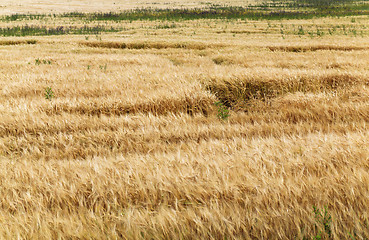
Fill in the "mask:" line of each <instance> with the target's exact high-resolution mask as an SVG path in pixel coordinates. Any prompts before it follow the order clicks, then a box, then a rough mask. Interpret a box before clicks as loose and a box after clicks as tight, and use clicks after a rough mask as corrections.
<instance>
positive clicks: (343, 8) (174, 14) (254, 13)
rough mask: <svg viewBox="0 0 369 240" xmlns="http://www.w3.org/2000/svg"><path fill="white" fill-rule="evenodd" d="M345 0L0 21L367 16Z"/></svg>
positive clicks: (362, 7)
mask: <svg viewBox="0 0 369 240" xmlns="http://www.w3.org/2000/svg"><path fill="white" fill-rule="evenodd" d="M346 2H347V1H344V0H335V1H332V0H321V1H319V2H317V1H313V0H310V1H308V0H305V1H301V2H297V1H287V2H281V1H273V2H271V3H262V4H259V5H254V6H248V7H222V6H212V7H210V8H195V9H153V8H147V9H135V10H126V11H122V12H108V13H100V12H99V13H81V12H71V13H63V14H13V15H8V16H3V17H2V18H0V19H1V21H5V22H11V21H19V20H40V19H44V18H71V19H79V20H83V21H86V22H91V21H116V22H119V21H135V20H172V21H175V20H177V21H179V20H196V19H270V20H272V19H309V18H316V17H329V16H355V15H368V14H369V3H368V1H361V2H360V3H346Z"/></svg>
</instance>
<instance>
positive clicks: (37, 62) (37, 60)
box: [35, 58, 51, 65]
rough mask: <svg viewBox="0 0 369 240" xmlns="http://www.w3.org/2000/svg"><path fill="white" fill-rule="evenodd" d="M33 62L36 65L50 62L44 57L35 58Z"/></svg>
mask: <svg viewBox="0 0 369 240" xmlns="http://www.w3.org/2000/svg"><path fill="white" fill-rule="evenodd" d="M35 64H36V65H40V64H49V65H50V64H51V61H50V60H46V59H39V58H37V59H35Z"/></svg>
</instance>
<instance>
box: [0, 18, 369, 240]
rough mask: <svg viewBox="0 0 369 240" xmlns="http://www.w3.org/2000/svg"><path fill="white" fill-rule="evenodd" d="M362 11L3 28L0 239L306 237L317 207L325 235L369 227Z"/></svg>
mask: <svg viewBox="0 0 369 240" xmlns="http://www.w3.org/2000/svg"><path fill="white" fill-rule="evenodd" d="M365 20H367V17H366V16H363V17H361V18H357V21H356V22H355V23H352V22H351V19H350V18H340V19H320V20H318V19H313V20H291V21H287V20H284V21H283V25H284V28H285V29H293V26H298V25H304V26H306V25H309V24H310V25H313V24H315V25H318V26H327V25H329V24H341V25H342V24H351V25H352V27H353V28H357V29H359V28H363V29H364V35H363V36H353V35H345V34H341V33H337V34H336V35H334V36H331V35H324V36H321V37H315V38H310V37H309V36H308V35H307V36H299V35H296V34H293V31H291V32H290V33H288V34H285V35H284V37H283V38H282V36H281V34H280V33H279V30H276V29H275V28H273V26H277V25H280V24H281V22H280V21H269V22H266V21H239V20H229V21H223V20H196V21H183V22H179V23H177V24H176V25H177V27H176V28H170V29H164V28H160V27H159V28H158V27H157V26H161V24H170V23H163V22H155V21H152V22H141V21H134V22H132V23H129V22H124V24H125V26H126V29H125V30H122V31H121V32H118V33H109V34H108V33H106V34H102V35H99V36H96V38H97V39H95V36H89V39H87V38H86V37H85V36H79V35H77V36H73V35H62V36H45V37H20V38H4V39H2V40H1V41H0V45H1V46H0V56H1V58H2V59H1V61H0V169H1V170H0V225H1V228H0V238H7V239H14V238H19V239H51V238H61V239H101V238H104V239H105V238H108V239H116V238H123V239H151V238H153V239H178V238H182V239H225V238H227V239H295V238H296V239H303V238H304V237H306V238H308V239H311V238H312V237H313V236H316V235H317V234H318V232H319V231H320V230H323V229H321V226H320V225H317V226H316V223H317V222H316V220H315V218H314V213H313V206H317V207H318V208H320V209H322V208H323V207H324V206H327V208H328V210H329V213H330V214H331V216H332V223H331V225H330V227H331V229H332V236H331V238H332V239H348V238H350V235H349V233H350V234H351V235H352V236H355V239H368V238H369V228H368V220H369V211H368V210H369V209H368V206H369V202H368V197H367V196H368V194H369V188H368V186H369V173H368V170H369V169H368V168H369V165H368V159H369V142H368V139H369V134H368V130H369V129H368V123H369V86H368V84H369V68H368V66H369V58H368V55H369V49H368V45H367V43H368V40H369V38H368V35H367V33H366V32H365V29H366V28H367V27H369V26H368V24H367V21H366V22H365ZM6 24H7V26H12V25H17V24H22V23H21V22H15V23H6ZM34 24H37V22H36V21H35V22H34ZM39 24H40V25H42V24H43V23H39ZM50 24H51V25H53V26H54V25H55V26H58V25H59V24H65V23H61V22H60V20H55V22H53V23H50ZM70 24H71V25H73V24H81V23H70ZM90 24H92V25H93V24H98V23H90ZM113 24H117V23H112V25H113ZM268 25H271V26H272V27H270V28H269V29H268V30H266V28H267V27H268ZM363 26H364V27H365V28H364V27H363ZM251 29H257V30H260V31H255V32H254V33H250V32H247V31H248V30H250V31H251ZM263 29H264V30H263ZM242 31H245V32H242ZM262 31H265V33H263V32H262ZM234 34H236V35H234ZM333 40H334V44H332V43H331V42H332V41H333ZM28 43H37V44H28ZM36 60H39V61H36ZM43 60H45V61H43ZM47 87H50V88H51V89H52V90H53V92H54V97H53V98H51V99H50V100H48V99H45V96H44V94H45V89H46V88H47ZM219 100H221V101H223V103H224V104H225V105H227V106H229V107H230V108H231V111H230V117H229V118H228V119H227V120H224V121H223V120H220V119H219V118H218V117H217V107H216V106H215V105H214V103H215V102H216V101H219ZM315 226H316V227H315ZM324 237H326V238H329V236H327V235H325V236H324Z"/></svg>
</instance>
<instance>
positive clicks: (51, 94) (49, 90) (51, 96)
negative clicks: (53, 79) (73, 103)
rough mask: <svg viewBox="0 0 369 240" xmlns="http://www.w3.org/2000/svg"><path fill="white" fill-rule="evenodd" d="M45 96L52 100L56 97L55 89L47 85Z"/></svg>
mask: <svg viewBox="0 0 369 240" xmlns="http://www.w3.org/2000/svg"><path fill="white" fill-rule="evenodd" d="M44 96H45V98H46V99H47V100H51V99H52V98H54V92H53V90H52V89H51V87H47V88H46V89H45V94H44Z"/></svg>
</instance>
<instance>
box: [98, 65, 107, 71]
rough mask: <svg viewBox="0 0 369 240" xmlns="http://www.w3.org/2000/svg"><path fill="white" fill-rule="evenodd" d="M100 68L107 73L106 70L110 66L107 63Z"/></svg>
mask: <svg viewBox="0 0 369 240" xmlns="http://www.w3.org/2000/svg"><path fill="white" fill-rule="evenodd" d="M99 67H100V69H101V70H104V71H106V69H107V68H108V64H107V63H105V65H100V66H99Z"/></svg>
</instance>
